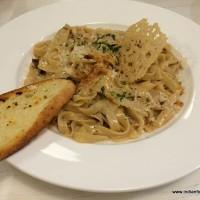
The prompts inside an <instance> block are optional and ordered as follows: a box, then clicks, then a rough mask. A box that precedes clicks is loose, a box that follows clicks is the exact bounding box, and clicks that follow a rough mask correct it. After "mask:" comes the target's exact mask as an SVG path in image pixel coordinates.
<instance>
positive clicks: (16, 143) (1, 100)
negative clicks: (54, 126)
mask: <svg viewBox="0 0 200 200" xmlns="http://www.w3.org/2000/svg"><path fill="white" fill-rule="evenodd" d="M74 91H75V85H74V84H73V82H72V81H70V80H65V79H49V80H45V81H41V82H38V83H35V84H31V85H28V86H25V87H22V88H19V89H16V90H13V91H10V92H8V93H5V94H2V95H0V160H2V159H4V158H6V157H7V156H9V155H11V154H12V153H14V152H16V151H17V150H19V149H21V148H22V147H23V146H25V145H26V144H27V143H28V142H30V141H31V139H33V138H34V137H35V136H36V135H37V134H38V133H39V131H40V130H41V129H42V128H44V127H45V126H46V125H47V124H48V123H49V122H50V121H51V120H52V119H53V117H55V116H56V114H57V113H58V111H59V110H60V109H61V108H62V106H63V105H64V104H66V103H67V102H68V101H69V100H70V98H71V97H72V95H73V94H74Z"/></svg>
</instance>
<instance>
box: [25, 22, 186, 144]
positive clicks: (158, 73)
mask: <svg viewBox="0 0 200 200" xmlns="http://www.w3.org/2000/svg"><path fill="white" fill-rule="evenodd" d="M33 55H34V57H33V59H32V63H31V66H30V70H29V73H28V76H27V79H26V81H25V84H29V83H33V82H36V81H40V80H44V79H49V78H52V77H54V78H55V77H57V78H66V79H71V80H73V81H74V82H75V83H76V85H77V90H76V93H75V95H74V96H73V98H72V99H71V101H70V102H69V103H68V104H67V105H65V106H64V107H63V109H62V110H61V111H60V112H59V114H58V116H57V119H56V125H57V127H58V130H59V131H60V132H61V133H62V134H63V135H65V136H67V137H70V138H72V139H74V140H76V141H78V142H86V143H92V142H98V141H104V140H112V141H122V140H128V139H135V138H138V137H140V136H141V135H142V134H143V133H144V132H152V131H153V130H155V129H157V128H159V127H161V126H163V125H164V124H165V123H167V122H168V121H169V120H170V119H172V118H173V117H174V115H175V114H176V113H177V112H178V111H179V110H180V108H181V107H182V106H183V103H182V102H181V101H180V96H181V95H182V94H183V86H182V84H181V82H180V81H179V80H178V78H177V74H178V73H179V71H180V70H181V69H182V64H181V60H179V59H177V58H176V56H175V55H174V54H173V53H172V47H171V45H170V44H169V43H168V42H167V37H166V35H165V34H163V33H162V32H161V31H160V28H159V26H158V24H153V25H149V24H148V22H147V20H146V19H143V20H141V21H139V22H138V23H136V24H133V25H132V26H130V27H129V28H128V29H127V30H126V31H118V30H107V29H100V28H98V29H92V28H88V27H85V26H77V27H71V26H69V25H65V26H64V27H63V28H61V29H60V30H59V31H58V32H57V33H56V34H55V35H54V36H53V38H52V39H50V40H47V41H42V42H39V43H37V44H36V45H35V46H34V48H33Z"/></svg>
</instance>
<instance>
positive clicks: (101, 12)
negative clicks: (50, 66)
mask: <svg viewBox="0 0 200 200" xmlns="http://www.w3.org/2000/svg"><path fill="white" fill-rule="evenodd" d="M143 17H147V18H148V19H149V20H150V21H151V22H159V24H160V26H161V28H162V30H163V31H164V32H165V33H167V35H168V37H169V39H170V42H171V43H172V44H173V45H174V46H175V47H176V48H178V50H179V51H180V52H181V53H182V54H183V56H184V57H187V59H188V63H189V66H190V69H186V71H185V72H186V75H187V77H188V78H187V79H185V86H186V98H185V107H184V109H183V111H182V112H181V115H180V116H179V118H178V119H177V120H175V121H174V122H173V123H171V124H170V126H169V125H168V126H167V127H165V128H164V129H162V130H160V131H159V134H155V135H154V136H152V137H149V138H148V139H144V140H141V141H138V142H129V143H124V144H115V145H114V144H79V143H76V142H74V141H72V140H70V139H66V138H64V137H62V136H59V135H58V134H56V133H54V132H52V131H50V130H44V131H43V132H42V133H41V134H40V136H39V137H37V138H36V139H35V140H34V141H33V142H31V144H29V145H28V146H26V147H25V148H24V149H23V150H21V151H19V152H18V153H16V154H15V155H13V156H12V157H10V158H9V159H8V162H9V163H11V164H12V165H13V166H15V167H16V168H18V169H20V170H21V171H23V172H25V173H27V174H29V175H31V176H34V177H36V178H39V179H41V180H44V181H46V182H49V183H53V184H56V185H60V186H64V187H69V188H74V189H80V190H88V191H100V192H119V191H130V190H141V189H145V188H150V187H155V186H158V185H162V184H165V183H168V182H171V181H173V180H176V179H178V178H180V177H183V176H185V175H186V174H188V173H190V172H192V171H194V170H195V169H197V168H198V167H199V164H200V154H199V152H200V134H199V122H198V121H199V118H200V101H199V100H200V39H199V36H200V28H199V26H198V25H197V24H195V23H194V22H192V21H190V20H188V19H186V18H184V17H182V16H180V15H178V14H175V13H173V12H171V11H168V10H165V9H162V8H158V7H155V6H151V5H148V4H143V3H137V2H132V1H125V0H123V1H120V0H119V1H118V0H111V1H106V0H101V1H94V0H85V1H75V0H74V1H70V2H63V3H57V4H53V5H50V6H47V7H43V8H40V9H38V10H35V11H32V12H30V13H27V14H25V15H23V16H21V17H19V18H17V19H15V20H13V21H11V22H10V23H8V24H7V25H5V26H3V27H2V28H1V29H0V58H1V59H0V62H1V68H0V91H1V92H4V91H7V90H10V89H14V88H15V87H16V86H17V84H18V80H19V78H20V77H21V74H22V71H23V69H24V64H25V63H24V60H25V57H26V55H27V52H30V49H31V47H32V45H33V44H34V43H36V42H37V41H39V40H42V39H43V38H44V37H45V36H48V35H50V34H51V33H53V32H55V31H56V30H58V29H59V28H60V27H61V26H62V25H63V24H65V23H69V24H71V25H79V24H88V23H99V22H101V23H107V24H118V25H130V24H132V23H134V22H136V21H137V20H139V19H141V18H143ZM190 71H191V73H190Z"/></svg>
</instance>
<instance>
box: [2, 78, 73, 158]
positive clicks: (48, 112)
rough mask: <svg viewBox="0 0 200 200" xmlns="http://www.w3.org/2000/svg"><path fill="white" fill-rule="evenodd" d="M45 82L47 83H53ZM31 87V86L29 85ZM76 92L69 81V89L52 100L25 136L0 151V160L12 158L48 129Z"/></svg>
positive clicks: (19, 90)
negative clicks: (47, 126)
mask: <svg viewBox="0 0 200 200" xmlns="http://www.w3.org/2000/svg"><path fill="white" fill-rule="evenodd" d="M51 80H52V79H50V80H45V81H42V82H46V81H51ZM42 82H39V83H35V84H31V85H37V84H41V83H42ZM29 86H30V85H29ZM29 86H25V87H22V88H20V89H16V90H13V91H10V92H7V93H5V94H2V95H0V99H4V98H9V97H10V96H12V95H13V94H16V92H21V91H23V92H25V91H26V90H27V87H29ZM74 92H75V85H74V84H73V82H71V81H69V80H68V85H67V87H65V88H63V90H62V91H61V92H60V93H59V94H58V95H57V96H55V97H54V98H53V99H51V100H50V102H49V103H48V105H47V106H46V107H45V108H44V109H43V111H42V112H40V113H39V114H38V117H37V119H36V121H35V122H34V124H33V125H32V126H31V127H30V128H29V130H27V131H26V132H25V133H24V134H23V135H19V137H17V138H15V139H14V140H13V141H12V142H10V144H8V145H5V146H4V147H3V148H2V149H0V160H2V159H4V158H6V157H8V156H10V155H11V154H13V153H15V152H16V151H18V150H19V149H21V148H23V147H24V146H25V145H26V144H28V143H29V142H30V141H31V140H32V139H33V138H34V137H36V136H37V135H38V134H39V132H40V131H41V130H42V129H43V128H44V127H46V125H47V124H48V123H49V122H50V121H51V120H52V119H53V117H54V116H56V114H57V113H58V112H59V110H60V109H61V108H62V106H63V105H64V104H66V103H67V102H68V101H69V100H70V98H71V97H72V95H73V93H74Z"/></svg>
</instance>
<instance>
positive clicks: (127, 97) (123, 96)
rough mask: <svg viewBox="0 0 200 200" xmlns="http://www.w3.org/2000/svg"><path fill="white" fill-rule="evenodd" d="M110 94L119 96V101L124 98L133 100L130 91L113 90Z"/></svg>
mask: <svg viewBox="0 0 200 200" xmlns="http://www.w3.org/2000/svg"><path fill="white" fill-rule="evenodd" d="M110 93H111V96H113V97H116V98H119V100H120V101H122V100H123V99H124V98H126V99H128V100H130V101H133V100H134V96H133V95H131V93H127V92H122V93H117V92H115V91H111V92H110Z"/></svg>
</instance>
